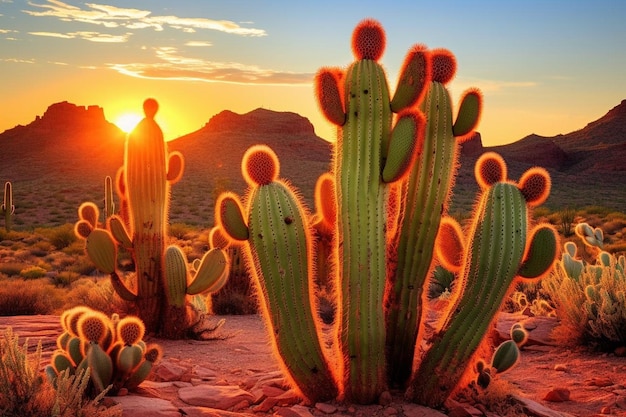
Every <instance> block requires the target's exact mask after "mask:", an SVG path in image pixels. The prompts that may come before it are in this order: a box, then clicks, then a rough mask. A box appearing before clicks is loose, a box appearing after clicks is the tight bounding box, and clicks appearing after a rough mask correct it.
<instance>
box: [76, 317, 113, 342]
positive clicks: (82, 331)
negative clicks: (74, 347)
mask: <svg viewBox="0 0 626 417" xmlns="http://www.w3.org/2000/svg"><path fill="white" fill-rule="evenodd" d="M107 322H108V317H106V316H105V315H104V314H102V313H98V312H95V311H93V312H89V313H85V314H83V315H82V316H81V317H80V319H79V320H78V323H77V328H78V335H79V336H80V337H81V338H82V339H85V340H87V341H89V342H96V343H98V344H102V342H103V341H104V339H105V337H106V336H107V332H108V326H107Z"/></svg>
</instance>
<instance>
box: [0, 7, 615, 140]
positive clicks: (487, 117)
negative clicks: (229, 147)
mask: <svg viewBox="0 0 626 417" xmlns="http://www.w3.org/2000/svg"><path fill="white" fill-rule="evenodd" d="M95 1H96V2H82V1H73V0H71V1H70V0H67V1H59V0H32V1H19V0H13V1H10V0H0V68H1V71H2V75H3V94H2V98H0V132H1V131H4V130H5V129H8V128H11V127H13V126H15V125H17V124H26V123H29V122H30V121H32V120H33V119H34V117H35V116H36V115H41V114H43V112H44V111H45V109H46V108H47V106H48V105H50V104H52V103H54V102H58V101H63V100H67V101H70V102H72V103H75V104H78V105H91V104H96V105H99V106H102V107H104V109H105V114H106V116H107V118H108V119H109V120H110V121H115V119H117V118H119V117H120V116H121V115H123V114H124V113H128V112H137V111H140V109H141V103H142V101H143V99H144V98H146V97H155V98H157V99H158V100H159V102H160V103H161V109H162V110H161V111H160V114H159V117H160V119H159V121H160V123H161V124H162V125H163V128H164V131H165V133H166V136H169V139H173V138H175V137H177V136H180V135H182V134H185V133H189V132H191V131H194V130H196V129H198V128H200V127H201V126H202V125H204V123H206V122H207V121H208V120H209V118H210V117H211V116H213V115H214V114H216V113H218V112H219V111H221V110H224V109H229V110H233V111H236V112H239V113H243V112H247V111H250V110H253V109H255V108H257V107H265V108H270V109H272V110H278V111H293V112H296V113H299V114H301V115H303V116H306V117H308V118H309V119H310V120H311V121H312V122H313V124H314V125H315V128H316V131H317V133H318V134H319V135H320V136H322V137H324V138H327V139H333V137H334V128H333V127H332V126H331V125H330V123H328V122H326V121H325V120H324V119H323V117H322V116H321V113H320V111H319V109H318V107H317V103H316V101H315V98H314V92H313V86H312V78H313V76H314V74H315V72H316V71H317V70H318V69H319V68H320V67H324V66H340V67H345V66H347V65H348V64H349V63H350V62H351V61H352V59H353V57H352V54H351V50H350V36H351V33H352V30H353V28H354V26H355V25H356V24H357V23H358V22H359V21H360V20H361V19H363V18H366V17H371V18H375V19H377V20H379V21H380V22H381V23H382V24H383V26H384V28H385V30H386V33H387V49H386V52H385V54H384V55H383V57H382V59H381V63H382V64H383V66H384V67H385V68H386V70H387V73H388V78H389V80H390V87H391V88H392V89H393V88H394V86H395V81H396V75H397V73H398V70H399V67H400V65H401V64H402V61H403V59H404V55H405V53H406V51H407V50H408V49H409V48H410V47H411V45H413V44H415V43H423V44H426V45H427V46H428V47H431V48H436V47H445V48H448V49H450V50H451V51H452V52H453V53H454V54H455V55H456V57H457V61H458V71H457V76H456V78H455V79H454V81H453V82H452V83H451V84H450V90H451V92H452V96H453V99H454V101H455V103H456V102H457V100H458V97H459V96H460V94H461V93H462V91H463V90H465V89H466V88H469V87H477V88H479V89H480V90H481V91H482V92H483V94H484V98H485V107H484V112H483V116H482V119H481V124H480V125H479V127H478V130H479V131H480V132H481V133H482V135H483V141H484V143H485V144H486V145H495V144H500V143H508V142H512V141H515V140H518V139H520V138H522V137H524V136H526V135H528V134H531V133H537V134H541V135H545V136H551V135H556V134H558V133H568V132H570V131H573V130H577V129H580V128H582V127H584V126H585V125H586V124H587V123H588V122H591V121H593V120H595V119H597V118H599V117H601V116H602V115H603V114H605V113H606V112H607V111H608V110H609V109H611V108H612V107H614V106H616V105H617V104H619V103H620V101H621V100H622V99H624V98H626V71H624V68H626V48H625V47H624V41H625V40H626V24H625V22H626V2H623V1H618V0H614V1H602V0H600V1H594V2H591V1H588V2H584V1H523V2H521V1H520V2H503V1H474V2H461V1H441V2H422V1H406V2H394V1H386V2H382V1H376V2H375V1H343V2H330V1H326V0H320V1H316V2H295V1H246V0H241V1H233V0H230V1H189V0H179V1H176V2H172V1H161V0H159V1H146V0H143V1H142V0H127V1H113V0H95ZM470 3H471V4H470Z"/></svg>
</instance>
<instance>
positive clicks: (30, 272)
mask: <svg viewBox="0 0 626 417" xmlns="http://www.w3.org/2000/svg"><path fill="white" fill-rule="evenodd" d="M45 276H46V270H45V269H43V268H41V267H39V266H29V267H27V268H24V269H22V270H21V271H20V277H22V278H24V279H37V278H43V277H45Z"/></svg>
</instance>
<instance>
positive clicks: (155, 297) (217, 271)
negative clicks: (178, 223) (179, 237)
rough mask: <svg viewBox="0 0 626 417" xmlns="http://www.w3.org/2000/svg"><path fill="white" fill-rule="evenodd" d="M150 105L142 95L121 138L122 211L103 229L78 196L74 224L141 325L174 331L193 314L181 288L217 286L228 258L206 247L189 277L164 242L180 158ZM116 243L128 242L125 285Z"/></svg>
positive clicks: (182, 330) (174, 334) (176, 334)
mask: <svg viewBox="0 0 626 417" xmlns="http://www.w3.org/2000/svg"><path fill="white" fill-rule="evenodd" d="M157 110H158V103H157V102H156V100H153V99H148V100H146V101H145V102H144V113H145V116H146V117H145V118H144V119H143V120H142V121H141V122H139V124H138V125H137V127H135V129H134V130H133V131H132V132H131V133H130V134H129V135H128V138H127V141H126V152H125V157H124V166H123V167H122V172H121V173H120V174H119V178H118V192H119V193H120V194H122V195H121V197H120V198H121V200H122V201H123V202H124V203H125V207H126V209H127V215H128V218H127V219H124V218H123V217H120V216H118V215H113V216H111V217H109V218H108V220H107V223H106V229H102V228H99V227H98V222H97V219H98V208H97V207H96V206H95V204H93V203H83V205H82V206H81V207H80V208H79V217H80V219H79V221H78V223H77V224H76V227H75V231H76V233H77V235H78V236H80V237H83V238H85V239H86V250H87V253H88V255H89V256H90V258H91V260H92V261H93V262H94V263H95V264H96V266H97V267H98V268H99V269H100V270H101V271H103V272H105V273H107V274H110V276H111V283H112V284H113V287H114V288H115V290H116V292H117V293H118V294H119V295H120V296H121V297H122V298H123V299H125V300H127V301H131V302H133V303H135V304H136V306H137V308H138V311H139V316H140V318H141V319H142V320H143V322H144V323H145V324H146V328H147V329H148V331H149V332H153V333H156V334H159V335H161V336H163V337H167V338H181V337H184V336H185V335H186V332H187V330H188V329H189V327H190V326H191V324H193V321H194V320H195V319H196V317H195V316H196V314H195V313H194V311H193V310H192V309H191V308H189V304H188V303H187V302H186V295H187V294H189V295H194V294H197V293H201V292H205V291H216V290H218V289H219V287H221V285H223V283H224V277H225V276H227V269H228V260H227V258H226V255H225V252H224V251H223V250H221V249H218V248H215V249H212V250H210V251H209V252H207V253H206V254H205V255H204V257H203V258H202V263H201V265H200V266H199V268H198V269H197V271H196V273H195V274H194V276H193V277H191V276H190V275H191V274H190V271H189V270H188V266H187V262H186V260H185V259H184V255H183V254H182V252H181V250H180V249H179V248H176V247H171V246H170V247H168V248H166V246H165V245H166V240H167V227H168V223H167V222H168V211H169V204H170V186H171V185H172V184H174V183H176V182H177V181H178V180H179V179H180V178H181V177H182V173H183V167H184V160H183V156H182V154H180V153H179V152H171V153H168V152H167V144H166V143H165V141H164V140H163V133H162V132H161V129H160V127H159V125H158V124H157V123H156V122H155V120H154V116H155V114H156V112H157ZM107 207H110V205H108V206H107ZM126 209H125V210H126ZM107 215H108V213H107ZM118 245H119V246H122V247H124V248H126V249H128V250H130V251H131V253H132V255H133V258H134V261H135V262H134V263H135V268H136V273H135V276H136V280H135V284H134V285H132V286H131V287H128V286H127V285H126V284H125V282H124V280H123V279H121V277H120V275H119V273H118V272H117V269H116V257H117V246H118Z"/></svg>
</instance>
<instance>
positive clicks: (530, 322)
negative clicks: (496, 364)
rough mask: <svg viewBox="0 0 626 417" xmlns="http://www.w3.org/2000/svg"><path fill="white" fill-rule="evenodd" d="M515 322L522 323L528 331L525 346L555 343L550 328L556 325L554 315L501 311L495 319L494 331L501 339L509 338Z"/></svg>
mask: <svg viewBox="0 0 626 417" xmlns="http://www.w3.org/2000/svg"><path fill="white" fill-rule="evenodd" d="M515 323H522V326H524V329H526V331H527V332H528V341H527V342H526V344H525V346H531V345H547V346H553V345H555V342H554V339H553V338H552V330H554V328H555V327H556V326H557V324H558V323H557V320H556V318H555V317H542V316H536V317H528V316H525V315H523V314H519V313H506V312H502V313H500V314H499V315H498V319H497V321H496V331H497V332H498V336H499V337H500V338H501V339H502V340H508V339H510V338H511V337H510V331H511V326H513V325H514V324H515Z"/></svg>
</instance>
